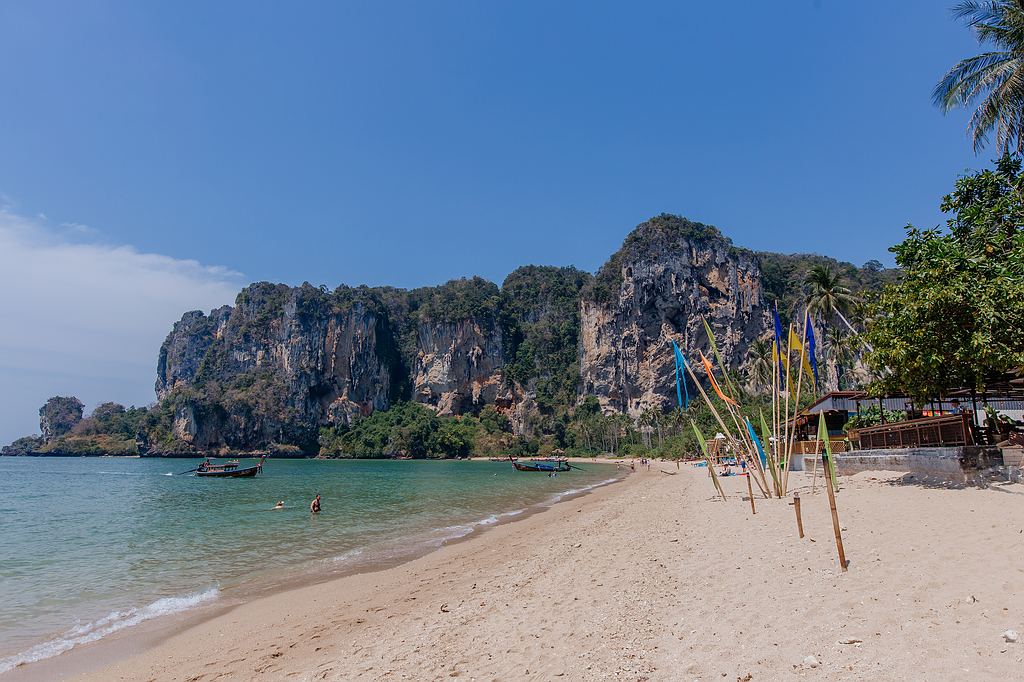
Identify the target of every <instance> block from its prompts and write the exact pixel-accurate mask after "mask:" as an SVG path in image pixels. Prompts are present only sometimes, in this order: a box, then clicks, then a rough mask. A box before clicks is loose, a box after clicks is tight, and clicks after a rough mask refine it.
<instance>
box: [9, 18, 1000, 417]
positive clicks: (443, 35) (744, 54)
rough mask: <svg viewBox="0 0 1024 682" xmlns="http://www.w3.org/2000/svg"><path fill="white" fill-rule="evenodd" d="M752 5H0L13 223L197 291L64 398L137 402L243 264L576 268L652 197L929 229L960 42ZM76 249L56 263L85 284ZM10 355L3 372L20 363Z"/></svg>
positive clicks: (888, 230)
mask: <svg viewBox="0 0 1024 682" xmlns="http://www.w3.org/2000/svg"><path fill="white" fill-rule="evenodd" d="M746 5H748V3H728V4H726V3H681V2H645V3H605V2H528V1H525V0H519V1H517V2H503V3H498V2H469V1H464V2H444V1H441V2H384V1H381V2H359V3H349V2H303V3H279V2H216V3H208V2H148V3H137V2H103V1H101V0H94V1H92V2H88V3H84V2H48V1H45V0H41V1H34V2H27V1H26V2H9V3H4V4H3V5H0V92H2V93H3V99H2V105H0V206H2V208H3V211H4V213H3V215H5V216H6V217H7V220H8V222H9V223H12V224H16V225H17V226H19V227H18V230H20V232H19V234H21V235H22V237H24V235H25V234H27V232H26V230H27V231H28V232H31V233H32V235H33V236H32V238H31V240H30V242H31V244H32V245H33V246H32V248H37V247H38V248H42V247H40V245H41V244H50V245H57V246H59V247H62V248H63V247H77V248H78V249H79V250H78V251H74V253H76V254H77V255H78V256H81V257H83V258H86V259H88V258H90V257H91V256H90V255H89V254H93V253H115V254H116V253H121V254H127V256H126V258H127V260H128V261H129V262H130V265H129V266H127V267H126V268H125V278H122V279H121V280H117V279H116V278H113V279H111V282H112V283H111V285H110V286H112V287H114V288H115V289H117V290H118V291H120V292H121V293H124V290H126V289H127V290H128V291H131V290H132V289H134V288H136V283H137V282H138V281H139V278H143V277H145V272H146V271H147V266H146V261H145V258H147V257H156V258H163V259H166V260H162V261H159V262H160V263H162V264H163V266H164V267H165V268H170V270H172V271H173V272H174V276H175V277H184V278H185V280H186V281H188V282H190V283H192V284H196V285H197V286H199V285H203V286H206V285H209V288H208V289H201V291H202V292H203V293H199V291H200V289H196V290H193V289H191V288H189V286H191V285H189V286H184V287H182V293H181V295H180V296H179V297H178V298H177V299H174V300H168V301H167V302H166V305H167V310H161V311H160V315H158V316H155V318H156V317H158V318H159V319H154V320H153V321H152V322H149V323H148V324H151V325H152V327H153V328H152V329H149V330H147V333H148V334H149V337H147V339H145V340H143V339H140V340H139V341H138V343H139V347H138V348H137V349H136V350H135V351H134V352H136V353H137V354H138V360H137V364H138V368H142V367H145V369H144V370H142V369H138V368H135V367H133V368H131V370H130V371H131V372H132V375H131V376H129V375H128V373H127V372H128V369H126V370H125V375H124V376H123V377H121V378H119V379H118V380H117V381H118V382H120V383H111V384H109V385H104V384H103V383H102V382H100V383H96V381H93V383H89V382H88V381H81V382H79V381H77V380H75V381H72V380H70V379H68V380H67V381H66V383H67V384H70V385H69V386H68V388H67V389H66V391H65V392H72V391H78V392H80V393H90V392H91V393H94V394H96V396H99V394H100V393H102V391H103V390H106V389H110V390H109V393H112V394H108V395H107V397H109V398H111V399H118V400H121V401H124V402H146V401H148V400H149V399H151V398H152V380H153V374H154V366H155V358H156V349H157V348H156V347H157V346H158V345H159V339H161V338H162V337H163V335H164V334H165V333H166V331H167V329H168V328H169V324H170V321H172V320H173V319H174V318H176V317H177V315H178V314H179V313H180V312H181V311H182V310H184V309H187V308H207V307H210V306H211V305H214V304H216V303H218V302H221V299H223V298H224V297H225V296H226V295H227V294H225V292H230V291H233V290H234V289H235V288H237V286H238V285H240V284H241V283H243V282H245V281H251V280H258V279H267V280H274V281H283V282H289V283H299V282H302V281H303V280H308V281H311V282H313V283H314V284H321V283H323V284H327V285H329V286H332V287H333V286H335V285H337V284H339V283H349V284H359V283H368V284H385V283H386V284H393V285H397V286H406V287H411V286H420V285H427V284H435V283H439V282H443V281H445V280H447V279H450V278H453V277H457V276H463V275H472V274H479V275H482V276H484V277H488V278H490V279H493V280H495V281H499V282H500V281H501V279H502V278H503V277H504V276H505V275H506V274H507V273H508V272H509V271H511V270H512V269H513V268H515V267H517V266H518V265H522V264H527V263H542V264H560V265H561V264H564V265H568V264H574V265H576V266H578V267H581V268H584V269H587V270H594V269H596V268H597V267H598V266H599V265H600V264H601V263H602V262H603V261H604V260H605V259H606V258H607V257H608V255H610V254H611V253H612V252H613V251H614V250H615V249H616V248H617V247H618V246H619V244H621V242H622V239H623V238H624V236H625V235H626V234H627V232H628V231H629V230H630V229H632V227H634V226H635V225H636V224H637V223H639V222H641V221H642V220H644V219H646V218H648V217H650V216H652V215H655V214H657V213H660V212H671V213H680V214H683V215H685V216H687V217H689V218H691V219H695V220H700V221H703V222H708V223H711V224H715V225H717V226H718V227H720V228H721V229H722V230H723V231H724V232H725V233H726V234H727V235H729V236H730V237H732V239H733V240H734V241H735V242H736V243H737V244H740V245H743V246H748V247H751V248H756V249H766V250H778V251H785V252H793V251H816V252H820V253H825V254H828V255H832V256H835V257H838V258H843V259H847V260H851V261H853V262H855V263H863V262H864V261H866V260H868V259H872V258H877V259H880V260H882V261H883V262H887V263H890V262H891V260H890V259H889V254H887V252H886V249H887V247H888V246H890V245H891V244H892V243H894V242H896V241H898V240H899V239H900V238H901V235H902V227H903V225H905V224H906V223H907V222H911V221H912V222H914V223H916V224H918V225H922V226H925V225H928V226H930V225H934V224H936V223H938V222H939V221H940V220H941V215H940V214H939V212H938V209H937V205H938V201H939V197H940V195H941V194H942V193H944V192H946V191H948V189H949V188H950V187H951V184H952V182H953V180H954V179H955V178H956V176H957V175H958V174H960V173H962V172H963V171H964V170H965V169H968V168H977V167H981V166H983V165H985V164H987V163H988V158H989V156H988V155H984V154H983V155H982V156H981V157H976V156H975V155H974V154H973V152H972V150H971V146H970V144H969V142H968V140H967V139H966V137H965V134H964V123H965V116H964V115H962V114H959V113H958V114H956V115H951V116H943V115H942V114H941V113H940V112H939V111H937V110H936V109H935V108H934V107H933V106H932V104H931V102H930V91H931V87H932V85H933V84H934V83H935V81H936V80H937V79H938V78H939V77H940V76H941V75H942V73H943V72H944V71H945V70H946V69H947V68H948V67H949V66H951V65H952V64H953V63H954V62H955V61H956V60H957V59H959V58H960V57H962V56H966V55H968V54H971V53H972V52H973V51H974V50H976V46H975V44H974V42H973V39H972V37H971V35H970V34H969V33H968V32H967V31H966V30H965V29H964V28H962V27H961V26H959V25H957V24H955V23H954V22H953V21H952V19H951V17H950V15H949V11H948V8H947V6H946V5H945V4H944V3H942V2H934V1H931V2H925V1H914V2H910V1H901V2H898V3H893V2H876V1H868V2H859V3H851V2H840V1H838V0H816V1H813V0H792V1H791V2H785V3H749V6H746ZM90 249H92V250H91V251H90ZM104 249H107V251H104ZM41 253H42V255H40V256H39V257H40V258H41V261H40V262H42V263H46V262H47V261H46V255H45V252H41ZM12 258H13V256H12ZM88 262H89V263H90V265H86V264H85V262H84V261H83V263H82V264H80V265H76V266H69V267H70V268H71V269H72V270H74V273H77V275H76V276H78V277H79V279H80V280H85V279H88V280H89V281H92V280H93V279H95V278H94V277H92V276H91V275H89V274H88V273H89V272H90V270H89V267H95V265H96V264H95V261H88ZM115 270H116V268H115ZM104 272H105V273H109V270H108V269H105V270H104ZM75 281H76V280H75V279H74V277H71V279H70V280H68V282H66V283H65V286H67V287H70V288H71V289H72V290H74V289H76V288H77V287H78V285H77V284H75ZM161 281H162V280H161ZM0 283H2V282H0ZM2 284H3V286H4V288H5V294H4V295H5V297H9V298H10V297H13V296H14V291H15V290H17V292H18V293H17V296H18V297H19V299H20V298H21V297H26V299H25V300H28V301H29V302H31V301H32V296H33V295H34V293H33V290H31V289H28V288H26V287H23V286H19V284H18V283H17V282H13V281H11V280H10V279H8V281H7V282H6V283H2ZM40 286H42V285H40ZM141 289H145V286H143V287H141ZM67 293H68V295H67V296H66V297H61V296H60V295H59V292H56V291H52V292H50V293H48V294H47V296H49V298H46V296H43V297H42V298H41V299H40V302H39V305H47V306H51V308H50V313H51V314H50V315H48V316H46V317H47V318H48V319H53V318H55V317H59V314H60V311H61V310H62V308H61V306H62V305H64V306H68V305H72V304H74V305H92V306H93V307H94V308H95V309H96V311H97V312H96V314H97V315H99V316H100V317H101V318H103V319H108V318H109V324H110V325H112V326H114V327H116V322H115V320H122V321H123V320H124V318H125V317H126V316H127V317H131V315H126V313H125V310H124V309H121V310H116V309H114V307H113V306H111V305H105V304H104V302H103V301H102V300H99V301H90V302H83V301H82V299H81V296H78V297H76V296H75V292H74V291H69V292H67ZM97 296H99V297H100V298H101V299H102V295H101V294H97ZM229 300H230V299H229ZM223 302H227V301H223ZM132 304H133V305H139V306H145V305H146V302H145V301H143V300H139V299H136V300H134V302H133V303H132ZM126 305H127V304H126ZM129 309H131V307H130V306H129ZM3 312H4V311H3V310H0V313H3ZM103 316H106V317H103ZM164 318H166V319H164ZM8 319H11V318H10V317H8ZM38 324H39V326H40V328H39V329H38V333H40V334H52V333H55V330H51V329H49V328H48V327H47V322H45V321H39V322H38ZM94 326H97V325H94ZM98 326H99V327H102V325H98ZM92 331H93V332H95V333H96V334H97V336H96V338H95V339H94V341H93V342H94V343H96V344H97V348H98V350H97V353H100V354H102V348H103V347H104V346H106V347H109V346H110V344H109V343H105V342H104V340H103V337H102V332H103V329H102V328H100V329H98V330H97V329H93V330H92ZM150 337H151V338H150ZM152 339H155V343H151V340H152ZM25 344H27V345H29V346H32V345H33V344H34V342H29V341H26V342H25V343H24V344H23V345H25ZM147 344H148V345H147ZM143 346H146V347H143ZM0 350H2V349H0ZM30 350H31V349H30ZM118 355H119V357H121V356H123V353H120V352H119V354H118ZM39 360H40V362H41V363H42V364H46V363H45V362H43V359H42V358H40V359H39ZM7 363H8V365H7V370H6V371H8V372H10V373H11V374H10V375H4V376H0V379H4V380H8V381H13V379H12V376H13V373H15V372H18V373H21V374H24V372H25V371H26V370H25V364H24V363H22V364H18V365H14V364H12V363H11V361H7ZM114 364H116V363H114ZM69 366H71V365H69ZM73 366H74V367H76V368H78V369H80V368H81V367H82V363H81V362H78V363H77V364H75V365H73ZM51 369H52V368H51ZM3 371H4V370H3V367H2V366H0V374H2V372H3ZM140 372H141V374H142V376H141V378H136V379H133V378H131V377H132V376H134V374H135V373H140ZM106 373H107V372H103V373H102V374H104V375H105V374H106ZM19 376H20V374H19ZM70 376H71V375H68V374H66V373H64V374H61V372H57V374H56V375H55V376H54V378H53V381H52V382H51V384H46V385H47V386H48V387H49V386H50V385H53V386H57V385H60V381H61V379H62V377H63V378H66V379H67V378H68V377H70ZM33 382H35V383H33ZM42 383H45V382H42V380H41V379H40V380H39V381H36V380H34V379H32V378H27V379H24V380H23V381H22V382H21V384H19V385H21V386H37V385H40V384H42ZM128 386H133V387H134V388H127V387H128ZM5 390H6V389H5ZM40 390H41V389H40ZM8 392H10V391H8ZM36 392H38V391H36ZM43 397H45V396H43ZM24 399H25V397H24V396H23V395H20V394H19V397H18V400H20V401H24ZM35 400H36V397H35V396H33V397H32V398H31V399H30V400H29V402H31V403H32V405H31V409H30V410H28V412H29V413H31V415H30V416H31V417H32V418H31V419H29V420H28V421H29V422H30V423H29V426H33V425H34V424H33V423H31V422H33V420H34V411H35V409H36V406H38V404H39V403H38V402H34V401H35ZM87 402H88V400H87ZM10 404H11V405H14V399H13V398H12V399H11V402H10ZM5 406H7V404H6V402H5V401H4V400H3V399H2V396H0V408H3V407H5ZM25 419H26V418H25V417H21V418H20V421H19V424H23V423H24V422H25ZM11 428H13V427H11ZM14 430H17V429H14ZM27 430H30V429H27ZM9 431H10V429H7V430H5V429H4V426H3V424H2V423H0V436H4V435H9Z"/></svg>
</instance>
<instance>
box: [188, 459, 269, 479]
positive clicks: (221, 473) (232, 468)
mask: <svg viewBox="0 0 1024 682" xmlns="http://www.w3.org/2000/svg"><path fill="white" fill-rule="evenodd" d="M263 459H264V458H263V457H260V461H259V464H256V465H255V466H251V467H241V468H239V462H238V460H233V461H230V462H228V463H226V464H211V463H210V461H209V460H206V461H205V462H203V463H202V464H200V465H199V468H197V469H196V471H195V474H196V476H202V477H203V478H252V477H253V476H255V475H256V474H258V473H260V472H261V471H263Z"/></svg>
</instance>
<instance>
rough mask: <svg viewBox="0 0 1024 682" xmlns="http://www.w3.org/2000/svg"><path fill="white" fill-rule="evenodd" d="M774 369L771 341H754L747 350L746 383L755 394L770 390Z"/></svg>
mask: <svg viewBox="0 0 1024 682" xmlns="http://www.w3.org/2000/svg"><path fill="white" fill-rule="evenodd" d="M774 368H775V363H774V362H773V360H772V344H771V341H768V340H766V339H755V340H754V342H753V343H751V344H750V347H749V348H748V349H747V382H748V383H749V384H750V387H751V389H752V390H753V391H754V392H755V393H760V392H765V391H769V390H771V387H772V371H773V370H774Z"/></svg>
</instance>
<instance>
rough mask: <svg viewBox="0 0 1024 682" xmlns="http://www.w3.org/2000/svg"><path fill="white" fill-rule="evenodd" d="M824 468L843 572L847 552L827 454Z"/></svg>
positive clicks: (833, 527) (824, 455) (823, 461)
mask: <svg viewBox="0 0 1024 682" xmlns="http://www.w3.org/2000/svg"><path fill="white" fill-rule="evenodd" d="M821 459H822V462H821V464H822V468H823V469H824V470H825V473H824V476H825V480H826V481H827V482H828V484H827V485H826V487H827V488H828V506H829V508H830V509H831V510H832V530H833V531H835V534H836V550H837V551H838V552H839V565H840V566H841V567H842V569H843V572H844V573H845V572H846V552H845V551H844V550H843V534H842V531H841V530H840V528H839V512H837V511H836V494H835V492H834V491H833V490H832V487H833V485H832V470H831V466H830V465H829V462H828V460H829V457H828V455H827V454H823V455H822V457H821Z"/></svg>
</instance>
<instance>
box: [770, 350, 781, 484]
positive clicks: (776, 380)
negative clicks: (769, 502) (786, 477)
mask: <svg viewBox="0 0 1024 682" xmlns="http://www.w3.org/2000/svg"><path fill="white" fill-rule="evenodd" d="M776 356H777V358H778V361H777V362H776V363H775V367H773V368H772V442H771V443H770V445H771V447H770V448H768V449H769V450H771V452H772V457H770V458H769V462H768V463H769V464H770V465H771V467H772V481H775V480H776V479H775V472H776V470H777V467H776V466H775V462H777V461H778V458H779V398H780V394H779V390H780V389H779V386H780V384H781V383H782V379H781V377H779V366H780V363H781V362H782V346H781V342H780V343H777V344H776ZM776 487H778V484H776Z"/></svg>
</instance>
